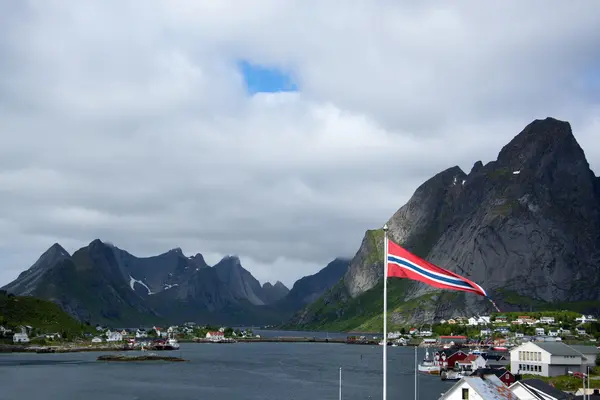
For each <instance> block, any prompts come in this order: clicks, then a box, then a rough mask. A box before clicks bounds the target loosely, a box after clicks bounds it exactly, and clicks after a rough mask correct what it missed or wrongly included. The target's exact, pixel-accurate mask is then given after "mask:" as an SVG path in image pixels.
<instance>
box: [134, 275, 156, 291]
mask: <svg viewBox="0 0 600 400" xmlns="http://www.w3.org/2000/svg"><path fill="white" fill-rule="evenodd" d="M136 283H139V284H140V285H142V286H143V287H145V288H146V290H147V291H148V296H149V295H151V294H154V293H152V291H151V290H150V288H149V287H148V286H147V285H146V284H145V283H144V282H142V281H139V280H137V279H135V278H134V277H132V276H131V275H129V286H130V287H131V290H134V291H135V289H134V288H133V287H134V285H135V284H136Z"/></svg>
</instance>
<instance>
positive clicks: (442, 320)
mask: <svg viewBox="0 0 600 400" xmlns="http://www.w3.org/2000/svg"><path fill="white" fill-rule="evenodd" d="M447 322H448V321H446V320H445V319H440V325H444V324H445V323H447Z"/></svg>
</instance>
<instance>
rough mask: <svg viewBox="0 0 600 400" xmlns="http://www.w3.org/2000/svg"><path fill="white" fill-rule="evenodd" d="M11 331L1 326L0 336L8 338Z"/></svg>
mask: <svg viewBox="0 0 600 400" xmlns="http://www.w3.org/2000/svg"><path fill="white" fill-rule="evenodd" d="M11 332H12V331H11V330H10V329H6V328H5V327H3V326H2V325H0V336H8V334H9V333H11Z"/></svg>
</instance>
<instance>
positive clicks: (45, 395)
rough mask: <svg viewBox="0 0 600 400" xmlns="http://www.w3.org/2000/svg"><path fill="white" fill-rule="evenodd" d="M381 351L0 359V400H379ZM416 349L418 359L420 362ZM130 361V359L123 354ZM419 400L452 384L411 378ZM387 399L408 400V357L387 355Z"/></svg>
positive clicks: (220, 348)
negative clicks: (171, 359) (163, 359)
mask: <svg viewBox="0 0 600 400" xmlns="http://www.w3.org/2000/svg"><path fill="white" fill-rule="evenodd" d="M381 352H382V347H381V346H357V345H345V344H326V343H323V344H321V343H234V344H194V343H184V344H182V345H181V350H180V351H171V352H165V353H164V354H169V355H177V356H179V355H180V356H181V357H183V358H185V359H187V360H190V362H188V363H103V362H97V361H95V360H96V357H98V355H99V354H103V353H67V354H0V399H2V400H28V399H46V400H53V399H57V400H69V399H84V400H134V399H140V400H142V399H143V400H153V399H170V400H180V399H181V400H188V399H219V400H245V399H247V400H258V399H260V400H271V399H272V400H295V399H297V400H317V399H319V400H321V399H323V400H325V399H331V400H335V399H337V398H338V375H339V368H340V367H342V375H343V388H342V391H343V393H342V397H343V399H345V400H358V399H361V400H362V399H380V398H381V379H382V378H381ZM423 352H424V350H422V349H419V358H422V357H423V355H424V353H423ZM128 354H133V352H131V353H128ZM418 384H419V399H420V400H431V399H437V398H438V397H439V395H440V393H441V392H443V391H445V390H447V389H448V388H449V387H450V386H451V385H452V383H451V382H442V381H440V379H439V377H434V376H426V375H419V379H418ZM388 398H389V399H390V400H391V399H408V400H410V399H413V398H414V349H413V348H405V347H388Z"/></svg>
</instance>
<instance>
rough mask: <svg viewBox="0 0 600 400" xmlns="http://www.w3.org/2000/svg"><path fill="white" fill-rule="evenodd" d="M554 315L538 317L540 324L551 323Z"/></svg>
mask: <svg viewBox="0 0 600 400" xmlns="http://www.w3.org/2000/svg"><path fill="white" fill-rule="evenodd" d="M553 323H554V317H542V318H540V324H553Z"/></svg>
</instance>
